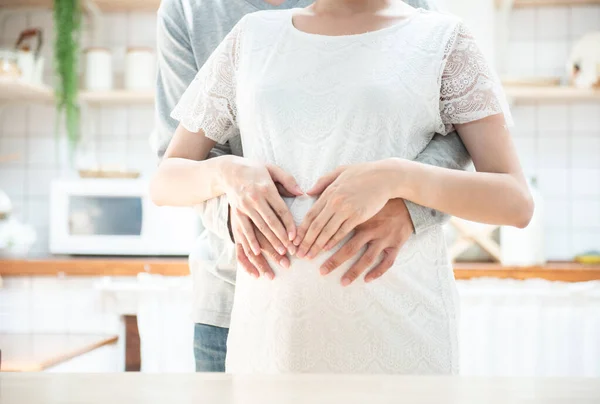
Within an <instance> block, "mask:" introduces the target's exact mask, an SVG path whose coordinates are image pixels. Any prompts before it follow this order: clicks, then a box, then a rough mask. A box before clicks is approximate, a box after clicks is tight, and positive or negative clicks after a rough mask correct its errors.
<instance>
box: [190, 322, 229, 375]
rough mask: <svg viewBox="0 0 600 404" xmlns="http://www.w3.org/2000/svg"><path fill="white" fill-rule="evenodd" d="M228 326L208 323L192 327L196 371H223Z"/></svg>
mask: <svg viewBox="0 0 600 404" xmlns="http://www.w3.org/2000/svg"><path fill="white" fill-rule="evenodd" d="M227 334H229V328H221V327H215V326H214V325H208V324H196V325H195V327H194V357H195V358H196V372H225V356H226V355H227Z"/></svg>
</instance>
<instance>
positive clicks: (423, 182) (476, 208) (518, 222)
mask: <svg viewBox="0 0 600 404" xmlns="http://www.w3.org/2000/svg"><path fill="white" fill-rule="evenodd" d="M381 167H382V169H383V171H384V172H385V173H386V174H385V177H386V178H387V179H389V183H390V184H391V185H392V197H394V198H404V199H407V200H410V201H412V202H414V203H417V204H420V205H424V206H428V207H430V208H433V209H437V210H440V211H442V212H445V213H448V214H450V215H453V216H458V217H461V218H463V219H467V220H472V221H477V222H483V223H490V224H501V225H510V226H516V227H525V226H527V224H528V223H529V221H530V219H531V215H532V213H533V201H532V199H531V195H530V193H529V190H528V188H527V186H526V184H525V182H524V181H521V180H519V179H518V178H517V176H514V175H511V174H503V173H486V172H464V171H459V170H450V169H445V168H440V167H435V166H430V165H426V164H421V163H417V162H414V161H407V160H401V159H388V160H385V161H383V162H381Z"/></svg>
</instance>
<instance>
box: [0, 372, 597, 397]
mask: <svg viewBox="0 0 600 404" xmlns="http://www.w3.org/2000/svg"><path fill="white" fill-rule="evenodd" d="M0 403H2V404H38V403H40V404H41V403H44V404H54V403H60V404H75V403H77V404H82V403H92V404H95V403H98V404H100V403H101V404H121V403H123V404H124V403H127V404H141V403H144V404H154V403H173V404H188V403H190V404H191V403H194V404H275V403H277V404H299V403H310V404H338V403H339V404H358V403H360V404H383V403H386V404H388V403H390V404H391V403H394V404H396V403H402V404H416V403H419V404H420V403H435V404H442V403H449V404H454V403H461V404H498V403H507V404H519V403H552V404H558V403H561V404H562V403H565V404H567V403H568V404H582V403H600V379H525V378H523V379H507V378H505V379H493V378H492V379H485V378H481V379H477V378H463V377H425V376H422V377H418V376H416V377H415V376H344V375H335V376H334V375H327V376H321V375H289V376H233V377H232V376H227V375H216V374H214V375H213V374H180V375H177V374H140V373H115V374H87V375H86V374H75V375H68V374H47V373H20V374H17V373H14V374H13V373H3V374H0Z"/></svg>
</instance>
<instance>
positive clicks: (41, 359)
mask: <svg viewBox="0 0 600 404" xmlns="http://www.w3.org/2000/svg"><path fill="white" fill-rule="evenodd" d="M117 339H118V337H117V336H116V335H83V334H0V350H2V364H1V368H0V370H1V371H3V372H39V371H42V370H44V369H47V368H49V367H52V366H55V365H58V364H59V363H61V362H65V361H67V360H69V359H72V358H75V357H77V356H80V355H83V354H85V353H88V352H90V351H93V350H94V349H97V348H100V347H101V346H104V345H108V344H114V343H115V342H117ZM0 377H1V378H2V380H4V376H0ZM0 397H2V393H0ZM2 402H4V399H3V400H2Z"/></svg>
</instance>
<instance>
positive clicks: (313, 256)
mask: <svg viewBox="0 0 600 404" xmlns="http://www.w3.org/2000/svg"><path fill="white" fill-rule="evenodd" d="M306 258H308V259H309V260H311V259H313V258H315V253H314V251H311V252H309V253H308V255H307V256H306Z"/></svg>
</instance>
